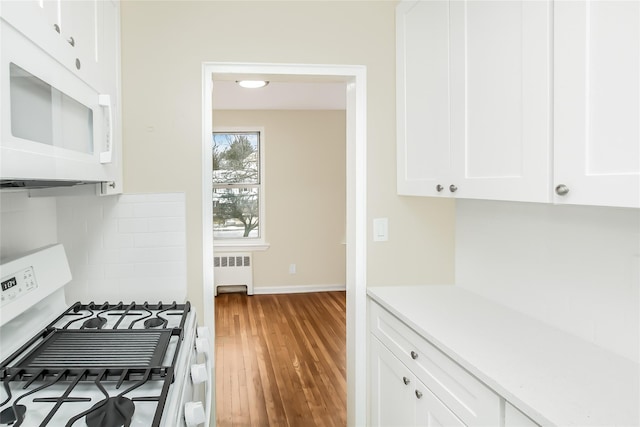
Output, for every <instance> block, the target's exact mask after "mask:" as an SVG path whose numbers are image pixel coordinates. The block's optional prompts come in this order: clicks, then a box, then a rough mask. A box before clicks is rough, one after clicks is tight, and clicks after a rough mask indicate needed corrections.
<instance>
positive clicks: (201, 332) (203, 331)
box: [196, 326, 209, 338]
mask: <svg viewBox="0 0 640 427" xmlns="http://www.w3.org/2000/svg"><path fill="white" fill-rule="evenodd" d="M196 336H197V337H198V338H209V327H208V326H198V327H197V328H196Z"/></svg>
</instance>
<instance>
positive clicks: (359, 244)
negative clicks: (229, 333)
mask: <svg viewBox="0 0 640 427" xmlns="http://www.w3.org/2000/svg"><path fill="white" fill-rule="evenodd" d="M221 75H225V76H230V77H232V78H233V79H235V80H241V79H249V80H257V79H266V80H269V79H273V78H276V79H277V78H280V79H282V78H285V79H286V80H288V81H292V80H295V81H300V82H314V81H316V82H317V81H326V82H343V83H345V84H346V88H347V89H346V98H347V103H346V104H347V106H346V122H347V126H346V130H347V135H346V159H347V167H346V169H347V173H346V177H347V180H346V183H347V189H346V190H347V191H346V194H347V203H346V208H347V209H346V210H347V221H346V222H347V224H346V273H347V274H346V294H347V297H346V307H347V425H364V424H366V395H367V393H366V360H367V353H366V236H367V233H366V68H365V67H364V66H346V65H345V66H342V65H289V64H247V63H237V64H234V63H204V64H203V68H202V83H203V91H202V94H203V97H202V112H203V121H202V123H203V132H202V136H203V139H202V150H203V151H202V178H203V181H202V182H203V193H202V200H203V204H202V206H203V208H202V220H203V224H202V225H203V242H202V244H203V268H204V272H203V277H204V286H203V298H204V313H203V315H204V319H205V325H206V326H208V327H209V337H210V354H215V351H214V350H215V342H214V340H215V336H214V335H215V333H214V331H215V324H214V310H215V303H214V285H213V258H214V257H213V255H214V254H213V224H212V220H211V218H212V214H213V213H212V203H211V197H212V156H211V155H210V144H211V134H212V132H213V122H212V114H211V112H212V109H213V106H212V96H211V94H212V91H213V90H214V89H213V77H214V76H221ZM214 365H215V363H214ZM214 383H215V382H214ZM212 388H214V387H212ZM211 405H212V410H211V414H210V416H211V418H210V419H211V420H215V397H214V398H213V402H211ZM214 422H215V421H214Z"/></svg>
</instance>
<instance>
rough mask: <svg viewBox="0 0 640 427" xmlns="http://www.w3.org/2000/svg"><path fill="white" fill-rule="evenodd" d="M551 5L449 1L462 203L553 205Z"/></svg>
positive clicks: (454, 131)
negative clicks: (473, 200)
mask: <svg viewBox="0 0 640 427" xmlns="http://www.w3.org/2000/svg"><path fill="white" fill-rule="evenodd" d="M550 13H551V9H550V4H549V2H548V1H527V0H524V1H510V0H495V1H494V0H488V1H475V0H464V1H452V2H451V97H452V100H451V104H452V115H451V120H452V139H453V144H454V149H455V152H454V164H455V167H456V170H455V178H456V179H455V185H456V186H457V187H458V190H457V197H464V198H479V199H497V200H512V201H531V202H548V201H549V200H550V191H549V187H548V185H549V180H550V158H549V153H550V150H551V148H550V147H551V145H550V143H551V142H550V111H551V109H550V106H551V104H550V103H551V94H550V55H551V53H550V44H551V28H550V25H551V24H550V23H551V19H550Z"/></svg>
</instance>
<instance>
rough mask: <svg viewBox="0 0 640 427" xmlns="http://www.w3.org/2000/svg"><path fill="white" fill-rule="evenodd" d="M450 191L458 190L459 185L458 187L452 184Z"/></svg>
mask: <svg viewBox="0 0 640 427" xmlns="http://www.w3.org/2000/svg"><path fill="white" fill-rule="evenodd" d="M449 191H451V192H452V193H455V192H456V191H458V187H456V186H455V185H453V184H451V185H450V186H449Z"/></svg>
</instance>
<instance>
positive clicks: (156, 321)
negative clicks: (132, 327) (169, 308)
mask: <svg viewBox="0 0 640 427" xmlns="http://www.w3.org/2000/svg"><path fill="white" fill-rule="evenodd" d="M166 323H167V321H166V320H164V319H160V318H158V317H152V318H151V319H147V320H145V321H144V327H145V329H151V328H158V327H161V326H164V325H165V324H166Z"/></svg>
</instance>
